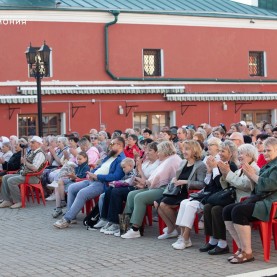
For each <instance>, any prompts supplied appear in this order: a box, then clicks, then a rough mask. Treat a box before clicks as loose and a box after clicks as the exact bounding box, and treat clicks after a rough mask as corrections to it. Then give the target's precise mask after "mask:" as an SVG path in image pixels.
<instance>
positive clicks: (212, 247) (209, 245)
mask: <svg viewBox="0 0 277 277" xmlns="http://www.w3.org/2000/svg"><path fill="white" fill-rule="evenodd" d="M215 247H216V244H215V245H212V244H210V243H208V242H207V243H206V244H205V245H204V246H202V247H201V248H199V251H200V252H208V251H209V250H212V249H214V248H215Z"/></svg>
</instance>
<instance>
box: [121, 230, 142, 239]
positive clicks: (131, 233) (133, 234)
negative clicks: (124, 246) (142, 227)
mask: <svg viewBox="0 0 277 277" xmlns="http://www.w3.org/2000/svg"><path fill="white" fill-rule="evenodd" d="M121 237H122V238H123V239H135V238H140V237H141V235H140V232H139V231H134V230H133V229H132V228H131V229H130V230H129V231H128V232H127V233H126V234H124V235H122V236H121Z"/></svg>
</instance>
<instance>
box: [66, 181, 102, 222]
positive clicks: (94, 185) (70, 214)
mask: <svg viewBox="0 0 277 277" xmlns="http://www.w3.org/2000/svg"><path fill="white" fill-rule="evenodd" d="M104 186H105V185H104V184H103V183H101V182H99V181H89V180H85V181H82V182H78V183H75V184H71V185H70V186H69V188H68V195H67V212H66V214H65V215H64V218H65V219H66V220H67V221H71V220H72V219H75V218H76V216H77V214H78V213H79V212H80V210H81V209H82V208H83V206H84V205H85V203H86V201H87V200H90V199H93V198H95V197H96V196H98V195H100V194H101V193H102V192H103V190H104Z"/></svg>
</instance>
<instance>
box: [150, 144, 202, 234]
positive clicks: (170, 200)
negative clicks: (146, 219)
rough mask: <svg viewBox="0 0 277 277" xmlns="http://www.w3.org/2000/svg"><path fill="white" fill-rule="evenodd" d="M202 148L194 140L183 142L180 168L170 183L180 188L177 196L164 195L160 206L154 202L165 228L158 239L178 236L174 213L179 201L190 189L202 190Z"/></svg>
mask: <svg viewBox="0 0 277 277" xmlns="http://www.w3.org/2000/svg"><path fill="white" fill-rule="evenodd" d="M201 153H202V148H201V147H200V145H199V143H198V142H197V141H195V140H186V141H185V142H184V151H183V155H184V159H185V160H183V161H182V163H181V165H180V168H179V169H178V170H177V172H176V177H174V178H173V179H172V180H171V182H172V183H174V184H175V186H181V190H180V193H179V194H178V195H168V196H167V195H165V196H164V197H163V198H162V199H161V200H160V204H158V203H157V202H156V201H155V202H154V205H155V207H156V208H157V209H158V214H159V215H160V217H161V218H162V219H163V221H164V222H165V224H166V225H167V228H166V229H165V231H164V234H162V235H160V236H159V237H158V239H167V238H172V237H177V236H178V231H177V230H176V229H175V222H176V211H175V209H176V208H177V207H178V206H179V204H180V203H181V201H182V200H183V199H185V198H187V197H188V191H189V190H190V189H199V190H200V189H202V188H203V187H204V178H205V176H206V172H207V169H206V165H205V163H203V162H202V161H201Z"/></svg>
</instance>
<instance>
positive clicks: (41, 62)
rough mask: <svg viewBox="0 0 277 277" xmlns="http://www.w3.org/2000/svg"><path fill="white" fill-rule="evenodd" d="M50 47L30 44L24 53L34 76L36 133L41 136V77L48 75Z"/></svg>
mask: <svg viewBox="0 0 277 277" xmlns="http://www.w3.org/2000/svg"><path fill="white" fill-rule="evenodd" d="M50 52H51V49H50V48H49V47H48V46H47V45H46V44H45V42H44V44H43V45H42V46H41V47H40V49H38V47H32V45H31V43H30V46H29V47H28V48H27V50H26V52H25V54H26V59H27V63H28V64H29V73H30V77H35V78H36V82H37V105H38V135H39V136H40V137H42V136H43V130H42V105H41V79H42V78H43V77H49V59H50Z"/></svg>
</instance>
